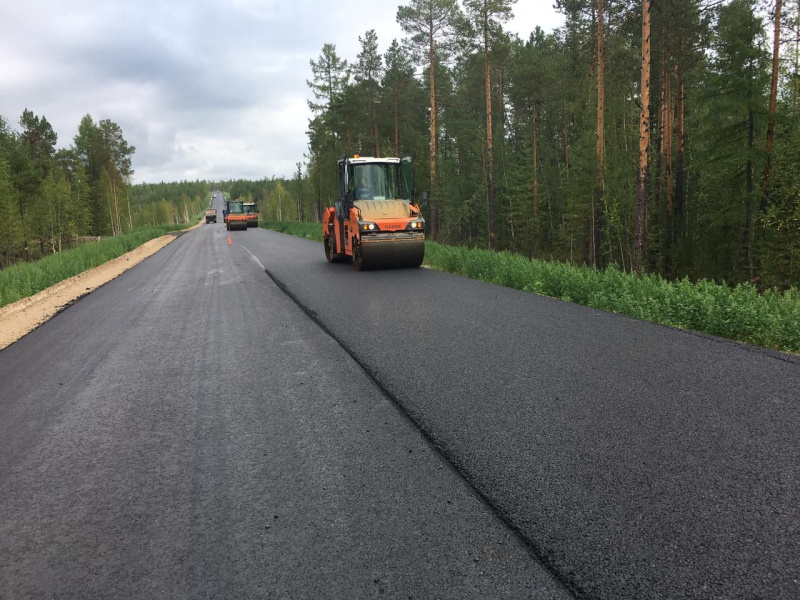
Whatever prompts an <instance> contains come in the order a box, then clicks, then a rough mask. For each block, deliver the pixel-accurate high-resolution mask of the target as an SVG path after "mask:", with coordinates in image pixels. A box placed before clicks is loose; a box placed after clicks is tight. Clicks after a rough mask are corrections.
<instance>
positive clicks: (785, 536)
mask: <svg viewBox="0 0 800 600" xmlns="http://www.w3.org/2000/svg"><path fill="white" fill-rule="evenodd" d="M242 243H246V245H247V248H248V249H249V250H250V251H251V252H252V253H253V254H255V255H256V256H258V257H259V259H260V260H261V262H262V263H263V264H264V266H265V267H266V269H267V270H268V272H269V273H270V274H271V276H272V277H273V278H274V279H275V280H276V281H277V282H279V284H280V285H281V286H282V287H283V288H284V289H285V290H286V291H287V292H289V293H290V294H291V296H292V297H293V298H294V299H295V300H296V301H297V302H298V303H299V304H300V305H302V306H303V307H304V309H305V310H306V311H307V312H308V313H309V314H311V315H312V316H314V318H315V319H316V320H317V321H318V322H320V323H321V324H323V325H324V326H325V327H326V328H327V329H328V330H329V331H330V332H331V333H332V335H333V336H335V338H336V339H337V340H339V341H340V343H341V344H342V345H343V346H344V347H345V348H347V349H348V350H349V351H350V352H351V353H352V355H353V356H354V357H356V359H357V360H358V362H359V363H360V364H361V365H362V366H363V367H364V368H365V369H366V370H367V371H368V372H370V373H371V374H372V376H373V377H374V378H375V379H376V380H377V381H378V382H379V383H380V385H381V386H382V387H383V388H384V389H385V390H386V391H387V393H388V394H389V395H390V396H391V397H392V398H393V399H394V401H395V402H396V403H397V404H398V405H399V406H400V408H401V409H402V410H403V411H404V412H406V413H407V414H408V415H409V416H410V417H411V418H412V419H413V420H414V421H415V422H416V423H417V424H418V426H419V427H420V428H421V430H422V431H423V432H424V433H425V435H426V436H427V437H428V438H429V439H430V440H431V441H432V443H433V444H434V445H435V446H436V447H437V449H438V450H439V451H440V452H441V453H442V455H444V456H446V457H447V458H448V460H449V461H450V462H451V463H452V464H454V465H455V466H456V467H457V469H458V470H459V472H460V473H462V474H463V475H464V477H465V478H466V479H467V480H468V481H469V482H470V483H471V484H472V485H473V486H474V487H475V489H477V490H478V491H479V493H480V494H482V495H483V496H484V498H485V499H486V500H487V502H488V503H490V504H491V505H492V506H493V507H494V509H495V510H496V512H497V513H498V514H499V515H501V516H502V518H503V519H504V520H505V521H506V522H507V523H508V524H509V525H510V526H511V527H512V528H514V529H515V530H516V531H518V532H519V533H520V534H521V535H522V536H523V538H524V539H526V540H527V541H528V543H529V544H530V547H531V548H532V549H533V551H534V552H535V553H536V554H537V555H538V556H539V557H540V559H541V560H542V561H543V562H544V563H545V564H547V565H548V566H549V567H550V568H551V569H552V570H553V571H554V572H555V573H557V574H558V577H559V578H560V579H561V580H562V581H564V582H565V584H566V585H567V586H568V587H569V588H570V589H571V590H572V591H573V592H574V593H576V594H577V595H579V596H582V597H588V598H607V599H618V598H630V599H639V598H786V599H789V598H795V599H796V598H800V435H799V434H798V432H800V360H798V359H797V358H796V357H790V356H787V355H782V354H777V353H774V352H770V351H765V350H759V349H756V348H752V347H747V346H743V345H740V344H736V343H733V342H729V341H725V340H720V339H716V338H711V337H707V336H701V335H697V334H692V333H689V332H683V331H679V330H675V329H671V328H667V327H663V326H658V325H654V324H651V323H645V322H641V321H637V320H634V319H629V318H626V317H622V316H619V315H614V314H610V313H605V312H601V311H596V310H592V309H588V308H585V307H581V306H576V305H573V304H570V303H567V302H562V301H558V300H553V299H549V298H544V297H539V296H535V295H532V294H527V293H523V292H518V291H514V290H510V289H505V288H501V287H498V286H494V285H489V284H484V283H480V282H476V281H470V280H467V279H464V278H461V277H456V276H452V275H448V274H445V273H439V272H435V271H431V270H428V269H419V270H402V271H375V272H366V273H363V272H362V273H358V272H355V271H354V269H353V268H352V266H351V265H349V264H327V263H325V262H324V261H323V260H322V247H321V245H320V244H316V243H314V242H311V241H308V240H303V239H299V238H291V237H288V236H285V235H281V234H277V233H272V232H268V233H267V235H264V236H251V237H249V238H248V239H247V241H246V242H245V241H243V242H242ZM798 326H800V325H798Z"/></svg>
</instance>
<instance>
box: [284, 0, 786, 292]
mask: <svg viewBox="0 0 800 600" xmlns="http://www.w3.org/2000/svg"><path fill="white" fill-rule="evenodd" d="M522 4H523V3H522V2H516V3H515V2H513V1H512V0H491V1H489V2H483V1H477V0H462V1H461V2H457V1H456V0H403V2H402V4H401V6H400V7H399V8H398V11H397V23H398V25H400V27H401V28H402V30H403V32H404V34H403V36H402V39H399V40H390V39H383V40H381V39H379V38H378V36H377V35H376V32H375V31H373V30H369V24H368V23H364V24H363V25H362V27H363V29H362V30H359V31H355V32H353V33H352V40H353V41H354V42H355V41H356V39H358V41H359V42H360V43H359V50H358V51H357V53H353V55H351V56H342V55H341V54H339V53H338V52H337V48H336V46H334V45H333V44H330V43H327V44H324V45H322V48H321V52H320V53H319V54H318V55H317V56H316V57H310V58H311V61H310V69H309V72H308V82H309V88H310V89H309V91H310V93H311V96H312V97H311V99H310V102H309V107H310V109H311V112H312V118H311V120H310V122H309V127H308V141H309V146H308V152H307V157H308V163H307V169H306V172H305V174H304V175H303V178H302V179H303V181H302V182H299V183H298V182H296V181H295V180H294V179H293V180H292V182H291V184H290V185H291V188H292V193H293V194H294V193H295V192H294V190H295V189H296V190H298V191H299V193H302V204H303V206H304V207H305V208H304V217H302V218H300V220H314V219H315V220H319V218H320V215H321V214H322V210H323V209H324V207H325V206H330V205H331V203H332V202H334V201H336V199H337V196H338V193H337V189H336V179H335V174H336V170H335V168H334V166H335V164H336V160H337V159H340V158H341V157H342V156H343V155H345V154H348V155H352V154H356V153H358V154H361V155H364V156H368V155H369V156H401V157H402V156H409V155H410V156H413V157H415V168H416V186H417V189H418V191H422V190H426V191H429V192H430V198H429V202H428V205H427V206H426V207H425V208H424V209H423V210H424V214H425V218H426V220H427V222H428V232H429V237H430V239H431V240H435V241H438V242H442V243H447V244H453V245H457V246H458V245H465V246H470V247H483V248H492V249H498V250H509V251H512V252H517V253H520V254H523V255H525V256H528V257H534V258H544V259H550V258H551V257H552V258H555V259H557V260H560V261H563V262H569V263H570V264H588V265H592V266H596V267H597V268H600V269H603V268H605V267H607V266H609V265H613V264H616V265H618V266H619V269H620V270H622V271H631V270H638V269H637V266H641V270H642V271H644V272H650V273H658V274H660V275H662V276H663V277H665V278H666V279H669V280H672V281H680V280H682V279H683V278H684V277H689V278H690V279H692V280H695V281H699V280H702V279H710V280H712V281H716V282H718V283H721V282H723V281H724V282H728V283H734V284H735V283H740V282H752V283H754V284H756V285H757V286H758V287H759V289H768V288H771V287H777V288H779V289H789V288H790V287H792V286H794V287H800V260H798V259H797V257H798V256H800V219H799V218H798V215H800V194H798V189H800V168H798V165H800V51H799V50H798V48H799V47H800V46H798V43H797V40H798V39H800V4H798V3H797V2H789V3H783V5H782V7H783V8H782V10H783V13H782V14H778V15H776V14H775V11H776V10H778V7H779V5H780V3H779V4H775V3H769V4H765V3H758V2H756V1H755V0H722V1H720V2H712V1H710V0H674V1H672V2H667V3H655V2H653V3H652V9H650V10H648V11H647V12H648V14H649V16H650V18H649V20H648V23H649V27H648V30H647V32H645V31H644V27H643V25H644V24H643V11H644V10H645V6H646V7H648V9H649V7H650V4H651V3H650V2H647V3H644V5H643V3H642V2H628V3H625V2H606V1H603V0H599V1H595V0H570V1H569V2H568V1H566V0H557V1H556V2H555V3H554V5H555V7H556V9H557V10H558V11H559V12H561V14H562V15H563V16H564V25H563V26H562V27H560V28H559V29H557V30H555V31H552V32H545V31H543V30H542V29H540V28H536V29H535V30H534V31H532V32H526V33H525V34H523V35H521V36H517V35H516V34H514V33H513V32H511V31H509V30H508V29H507V28H506V25H505V23H507V22H508V16H509V12H510V10H513V9H515V8H516V6H519V7H520V8H521V6H522ZM775 21H777V22H778V24H779V27H778V32H779V33H780V36H775V35H774V33H773V32H774V29H773V23H775ZM365 30H366V31H365ZM776 37H779V39H778V40H777V41H779V42H781V43H779V44H774V40H775V38H776ZM643 38H644V39H645V40H649V48H650V51H649V52H648V53H647V54H646V56H649V62H647V65H645V61H644V56H643V51H642V42H643ZM773 44H774V45H773ZM773 48H775V50H773ZM773 52H775V53H774V54H773ZM773 66H774V69H775V70H774V75H773ZM643 81H646V83H643ZM644 89H649V90H650V94H649V100H648V99H647V98H645V97H643V94H642V91H643V90H644ZM487 92H488V97H487ZM643 102H644V103H645V106H644V107H642V103H643ZM642 108H643V111H642V113H643V114H640V109H642ZM640 139H642V140H647V139H649V144H648V145H645V146H644V148H643V151H641V152H640V146H639V141H640ZM640 168H641V173H642V177H639V175H638V174H639V172H640ZM639 180H641V185H639ZM284 206H285V205H284ZM288 218H292V217H291V216H287V215H286V213H284V214H283V218H282V219H281V220H286V219H288Z"/></svg>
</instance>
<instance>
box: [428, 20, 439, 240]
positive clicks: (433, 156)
mask: <svg viewBox="0 0 800 600" xmlns="http://www.w3.org/2000/svg"><path fill="white" fill-rule="evenodd" d="M429 36H430V37H429V41H430V88H431V128H430V129H431V142H430V146H431V199H430V205H431V209H430V210H431V240H435V239H436V237H437V236H436V234H437V230H438V226H439V222H438V219H437V216H438V215H437V208H438V206H437V205H438V204H439V199H438V198H437V197H436V191H435V190H436V48H435V45H434V40H433V23H431V26H430V32H429Z"/></svg>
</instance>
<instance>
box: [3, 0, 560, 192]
mask: <svg viewBox="0 0 800 600" xmlns="http://www.w3.org/2000/svg"><path fill="white" fill-rule="evenodd" d="M551 1H552V0H533V1H530V0H521V1H520V2H518V3H517V6H516V7H515V15H516V16H515V19H514V20H513V21H511V22H510V23H509V24H508V28H509V29H510V30H511V31H513V32H515V33H517V34H518V35H520V37H522V38H523V39H525V38H527V37H528V35H529V34H530V32H531V31H532V30H533V28H534V27H535V26H536V25H539V26H541V27H542V28H543V29H545V30H550V29H552V28H554V27H556V26H559V25H560V24H561V23H562V18H561V16H560V15H558V14H556V13H555V11H554V10H553V8H552V6H551V5H550V2H551ZM399 4H400V2H398V1H385V0H384V1H376V2H364V1H363V0H339V1H337V2H329V1H324V0H228V1H227V2H213V1H210V0H197V1H192V0H171V1H170V2H166V3H165V2H161V1H160V0H140V1H139V2H132V1H128V0H107V1H106V2H102V3H98V2H96V0H72V1H71V2H69V3H66V2H63V1H62V0H29V1H27V2H24V3H23V2H2V3H0V56H2V57H3V59H2V61H0V89H2V90H3V92H2V94H0V115H2V116H4V117H5V118H6V119H8V120H9V121H10V122H12V123H15V122H16V121H17V119H18V118H19V116H20V115H21V114H22V111H23V109H25V108H29V109H31V110H33V111H34V112H35V113H36V114H39V115H44V116H45V117H47V119H48V120H49V121H50V122H51V123H52V124H53V127H54V129H55V130H56V132H57V133H58V135H59V146H62V147H63V146H68V145H69V144H70V143H71V141H72V138H73V136H74V135H75V133H76V131H77V127H78V123H79V121H80V119H81V117H82V116H83V115H84V114H86V113H89V114H91V115H92V117H93V118H94V119H95V120H99V119H111V120H113V121H116V122H117V123H119V125H120V126H121V127H122V130H123V133H124V135H125V138H126V139H127V140H128V142H129V143H131V144H132V145H134V146H136V149H137V150H136V154H135V155H134V165H133V166H134V169H135V175H134V179H135V180H136V181H160V180H164V181H173V180H178V179H195V178H211V179H217V178H232V177H244V178H251V179H255V178H261V177H264V176H272V175H276V176H280V175H284V176H289V175H291V174H292V173H293V172H294V170H295V163H296V162H297V161H299V160H302V157H303V153H304V152H305V150H306V135H305V131H306V129H307V125H308V118H309V111H308V108H307V105H306V99H307V98H308V97H309V93H308V89H307V87H306V79H308V78H309V77H310V69H309V65H308V61H309V59H311V58H316V57H317V56H318V55H319V53H320V50H321V48H322V45H323V44H324V43H326V42H330V43H334V44H336V46H337V51H338V52H339V54H340V55H341V56H343V57H345V58H347V59H348V60H350V61H352V60H354V59H355V55H356V53H357V52H358V50H359V43H358V36H359V35H363V34H364V32H365V31H367V30H368V29H375V30H376V32H377V34H378V39H379V43H380V49H381V50H385V49H386V48H387V47H388V46H389V44H390V43H391V40H392V39H393V38H402V37H403V33H402V30H401V29H400V27H399V26H398V25H397V23H396V21H395V15H396V13H397V7H398V5H399Z"/></svg>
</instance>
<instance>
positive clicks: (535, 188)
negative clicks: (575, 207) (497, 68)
mask: <svg viewBox="0 0 800 600" xmlns="http://www.w3.org/2000/svg"><path fill="white" fill-rule="evenodd" d="M531 121H532V124H533V127H531V147H532V148H533V228H532V229H533V247H534V248H536V247H537V245H538V243H539V151H538V147H537V144H536V91H535V90H534V91H533V92H531Z"/></svg>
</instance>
